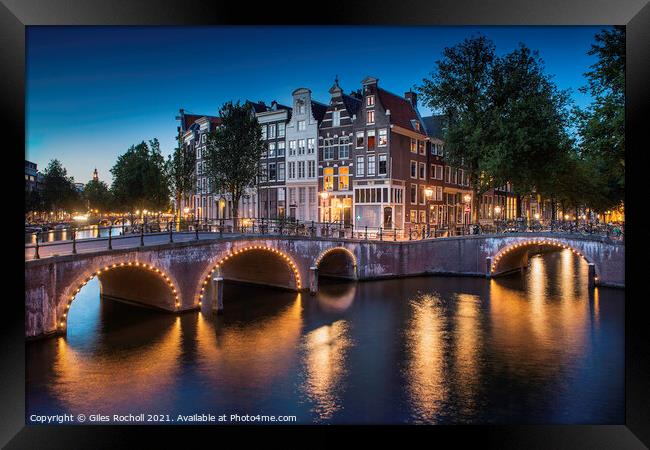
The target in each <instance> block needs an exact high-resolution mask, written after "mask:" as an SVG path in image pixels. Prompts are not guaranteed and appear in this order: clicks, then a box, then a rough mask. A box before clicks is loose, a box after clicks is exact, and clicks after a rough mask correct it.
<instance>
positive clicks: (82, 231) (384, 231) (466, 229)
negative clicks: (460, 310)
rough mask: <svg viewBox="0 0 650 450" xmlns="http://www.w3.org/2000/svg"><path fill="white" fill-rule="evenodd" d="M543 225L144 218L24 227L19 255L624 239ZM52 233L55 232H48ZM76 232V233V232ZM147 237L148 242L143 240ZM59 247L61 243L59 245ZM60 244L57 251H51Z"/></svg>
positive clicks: (609, 231)
mask: <svg viewBox="0 0 650 450" xmlns="http://www.w3.org/2000/svg"><path fill="white" fill-rule="evenodd" d="M553 225H554V226H553V227H551V226H550V225H549V226H547V227H536V226H529V225H528V224H526V225H525V227H524V226H523V225H522V224H521V223H520V222H519V223H516V222H513V223H508V222H495V224H494V226H486V225H482V226H481V225H477V224H472V225H465V226H463V225H457V226H455V227H452V228H441V227H436V226H435V225H432V224H429V225H424V224H419V225H413V226H411V227H409V228H407V229H399V228H384V227H368V226H362V227H359V226H357V227H354V226H352V225H350V224H347V225H346V224H343V223H340V222H315V221H297V220H281V219H251V218H242V219H238V220H237V222H236V223H235V221H234V220H233V219H216V220H215V219H213V220H207V219H206V220H195V221H185V220H183V221H180V222H177V221H174V220H172V221H168V222H167V221H157V220H154V221H145V222H144V223H141V224H134V225H127V224H124V223H123V224H121V225H109V226H104V227H101V226H90V227H74V226H71V227H62V228H58V229H55V230H48V231H45V232H41V231H36V232H28V233H26V239H25V240H26V243H25V257H26V259H40V258H41V257H44V256H43V255H41V253H42V252H43V251H45V250H46V253H47V254H46V255H45V256H58V255H61V254H76V253H77V252H78V251H79V250H82V251H83V250H85V251H98V250H112V249H113V248H114V244H116V243H117V244H118V246H120V243H122V242H124V241H126V240H130V241H132V242H130V243H131V244H132V245H128V243H127V246H124V245H122V246H121V248H131V247H138V246H144V245H146V244H149V245H155V244H164V243H168V242H169V243H171V242H183V241H191V240H199V239H219V238H224V237H226V238H228V237H233V236H243V235H256V236H294V237H302V238H307V239H321V238H329V239H354V240H372V241H380V242H383V241H386V242H391V241H392V242H397V241H415V240H424V239H438V238H446V237H452V236H459V235H479V234H502V233H525V232H556V233H562V234H571V235H575V234H580V235H584V236H602V237H606V238H608V239H610V240H612V241H621V242H624V233H623V231H622V229H620V232H617V230H619V229H618V228H616V227H615V226H607V227H605V228H602V229H601V228H595V227H592V228H591V229H589V232H586V231H585V230H582V231H581V230H579V229H571V228H570V227H569V226H568V224H564V226H558V224H553ZM52 233H55V234H57V233H58V235H59V236H58V237H59V238H60V239H55V238H56V237H57V236H51V234H52ZM80 236H81V237H80ZM147 241H148V242H147ZM64 247H65V248H64ZM57 250H61V252H59V253H55V252H56V251H57Z"/></svg>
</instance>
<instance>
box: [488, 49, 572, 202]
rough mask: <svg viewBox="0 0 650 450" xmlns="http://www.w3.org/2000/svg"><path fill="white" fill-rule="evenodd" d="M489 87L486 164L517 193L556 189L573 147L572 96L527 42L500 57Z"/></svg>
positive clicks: (495, 177)
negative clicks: (570, 128) (570, 129)
mask: <svg viewBox="0 0 650 450" xmlns="http://www.w3.org/2000/svg"><path fill="white" fill-rule="evenodd" d="M491 78H492V82H491V88H490V90H489V96H490V104H491V108H490V110H489V114H488V117H489V118H490V119H491V120H490V122H491V131H492V133H493V134H492V136H491V139H490V140H489V141H488V142H487V143H486V147H485V149H484V151H485V152H486V154H485V158H484V168H485V170H486V172H487V173H488V174H489V175H490V177H491V179H492V180H493V182H494V183H496V185H503V184H505V183H506V182H511V183H512V185H513V187H514V189H515V192H517V193H518V194H532V193H536V194H541V195H543V196H546V197H552V196H553V195H555V194H556V189H555V188H556V183H557V179H556V178H557V177H556V176H557V174H558V173H559V172H558V167H559V166H560V165H561V164H563V163H565V162H566V161H567V160H568V159H567V158H568V155H569V153H570V152H571V151H572V142H571V140H570V139H569V136H568V134H567V132H566V129H567V125H568V116H569V110H568V107H569V104H570V100H569V99H570V97H569V92H568V91H561V90H559V89H558V88H557V87H556V86H555V83H553V81H552V78H551V76H550V75H548V74H546V73H545V72H544V65H543V61H542V60H541V58H540V57H539V54H538V53H537V52H536V51H535V52H533V51H531V50H530V49H529V48H528V47H526V46H525V45H524V44H520V45H519V47H518V48H517V49H515V50H513V51H512V52H510V53H508V54H506V55H504V56H503V57H499V58H497V59H496V60H495V64H494V65H493V68H492V75H491Z"/></svg>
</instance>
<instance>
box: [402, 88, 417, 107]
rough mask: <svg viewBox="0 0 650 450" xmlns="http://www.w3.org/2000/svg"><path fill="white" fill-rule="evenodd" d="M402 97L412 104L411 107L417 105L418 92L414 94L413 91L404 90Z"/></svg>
mask: <svg viewBox="0 0 650 450" xmlns="http://www.w3.org/2000/svg"><path fill="white" fill-rule="evenodd" d="M404 98H405V99H406V100H408V101H410V102H411V105H413V108H417V107H418V94H416V93H415V92H413V91H411V90H409V91H408V92H406V93H405V94H404Z"/></svg>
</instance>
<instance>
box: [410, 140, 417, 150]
mask: <svg viewBox="0 0 650 450" xmlns="http://www.w3.org/2000/svg"><path fill="white" fill-rule="evenodd" d="M417 152H418V143H417V141H416V140H415V139H411V153H417Z"/></svg>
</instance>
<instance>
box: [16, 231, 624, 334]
mask: <svg viewBox="0 0 650 450" xmlns="http://www.w3.org/2000/svg"><path fill="white" fill-rule="evenodd" d="M192 234H193V233H192ZM192 234H190V238H188V239H186V240H182V239H176V238H175V242H168V241H165V239H166V237H165V236H164V235H160V237H159V239H154V236H149V237H148V239H149V240H148V241H147V242H146V243H145V245H143V246H140V245H138V243H137V242H136V241H137V240H138V237H137V236H136V237H132V238H128V239H126V240H125V241H124V242H123V243H122V244H120V245H121V247H119V248H117V247H113V249H111V250H109V249H106V248H105V246H104V244H102V247H97V248H96V249H93V247H88V248H87V249H86V250H84V251H83V252H80V253H76V254H61V255H58V256H56V255H54V254H53V253H52V254H45V255H42V256H41V259H30V260H27V261H26V262H25V284H26V286H25V308H26V311H25V320H26V331H27V336H28V337H36V336H43V335H47V334H52V333H65V332H66V326H67V313H68V310H69V308H70V305H71V303H72V302H73V301H74V299H75V297H76V295H77V294H78V293H79V291H80V290H81V288H82V287H83V286H84V285H85V284H86V283H88V282H89V281H90V280H92V279H93V278H94V277H97V278H99V280H100V283H101V293H102V295H107V296H110V297H113V298H117V299H124V300H128V301H131V302H135V303H140V304H143V305H147V306H152V307H156V308H160V309H163V310H167V311H171V312H181V311H186V310H192V309H197V308H199V307H200V306H201V304H202V303H204V302H209V304H210V305H211V307H212V308H213V310H215V311H220V310H222V309H223V297H222V295H223V282H224V281H228V280H231V281H239V282H245V283H252V284H260V285H266V286H273V287H278V288H284V289H290V290H294V291H302V290H307V289H309V290H310V291H311V292H316V291H317V290H318V279H319V276H328V277H338V278H346V279H350V280H371V279H381V278H394V277H406V276H415V275H425V274H429V275H435V274H438V275H442V274H449V275H469V276H483V277H494V276H499V275H503V274H506V273H508V272H511V271H513V270H519V269H520V268H521V267H525V266H526V265H527V264H528V256H529V255H530V254H533V253H538V252H541V251H545V250H546V249H558V248H560V249H562V248H566V249H570V250H571V251H573V252H574V253H575V254H576V255H578V256H580V257H582V258H583V259H585V260H586V262H587V263H588V264H589V284H590V286H594V285H602V286H612V287H624V286H625V245H624V244H622V243H619V242H614V241H611V240H609V239H607V238H604V237H584V236H576V235H561V234H558V233H512V234H498V235H478V236H458V237H449V238H436V239H425V240H419V241H396V242H393V241H377V240H364V239H337V238H318V237H317V238H310V237H304V236H255V235H233V236H227V237H226V236H223V237H221V238H220V237H218V236H219V235H210V236H198V235H197V236H198V237H199V239H196V240H195V239H192V240H189V239H191V235H192ZM130 239H132V240H133V241H134V242H133V244H132V245H129V244H128V242H129V240H130ZM179 241H180V242H179ZM27 253H28V250H27V248H26V259H28V255H27ZM60 253H65V252H60ZM206 304H207V303H206Z"/></svg>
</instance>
